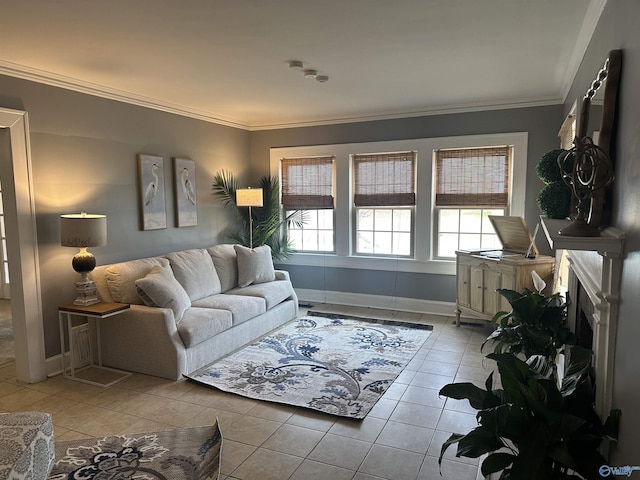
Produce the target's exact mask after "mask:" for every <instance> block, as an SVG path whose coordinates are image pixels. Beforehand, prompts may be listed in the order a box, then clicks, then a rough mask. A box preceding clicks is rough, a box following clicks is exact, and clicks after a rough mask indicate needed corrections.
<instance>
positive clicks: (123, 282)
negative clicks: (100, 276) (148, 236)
mask: <svg viewBox="0 0 640 480" xmlns="http://www.w3.org/2000/svg"><path fill="white" fill-rule="evenodd" d="M157 265H160V266H161V267H169V260H167V259H166V258H163V257H151V258H142V259H140V260H130V261H128V262H122V263H114V264H113V265H109V266H108V267H107V268H106V269H105V277H106V278H107V285H108V286H109V292H111V297H112V298H113V301H114V302H120V303H133V304H135V305H143V302H142V299H141V298H140V297H139V296H138V290H137V289H136V285H135V281H136V280H138V279H139V278H142V277H144V276H145V275H146V274H147V273H149V270H151V269H152V268H153V267H155V266H157Z"/></svg>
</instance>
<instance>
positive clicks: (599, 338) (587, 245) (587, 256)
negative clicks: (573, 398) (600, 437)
mask: <svg viewBox="0 0 640 480" xmlns="http://www.w3.org/2000/svg"><path fill="white" fill-rule="evenodd" d="M540 220H541V223H542V226H543V229H544V232H545V234H546V237H547V240H548V242H549V245H550V246H551V248H553V249H555V250H556V251H558V250H566V251H567V256H568V258H569V277H568V286H567V287H568V288H567V293H568V297H569V300H570V301H571V299H576V298H577V292H578V285H582V287H583V289H584V290H585V292H586V293H587V295H588V297H589V300H590V301H591V303H592V304H593V306H594V314H593V325H592V329H593V347H592V348H593V352H594V369H595V376H596V410H597V412H598V414H599V415H600V416H601V418H606V417H607V416H608V415H609V411H610V410H611V408H612V392H613V370H614V365H613V364H614V359H615V347H616V334H617V321H618V304H619V302H620V298H619V292H620V275H621V271H622V257H623V254H624V233H623V232H622V231H620V230H618V229H616V228H612V227H609V228H606V229H604V230H603V231H602V233H601V236H599V237H568V236H563V235H560V234H559V233H558V232H559V231H560V230H561V229H562V228H563V227H564V226H566V225H568V224H569V223H570V221H568V220H555V219H549V218H546V217H540ZM568 316H569V318H568V322H569V324H570V325H575V321H576V306H575V305H569V309H568Z"/></svg>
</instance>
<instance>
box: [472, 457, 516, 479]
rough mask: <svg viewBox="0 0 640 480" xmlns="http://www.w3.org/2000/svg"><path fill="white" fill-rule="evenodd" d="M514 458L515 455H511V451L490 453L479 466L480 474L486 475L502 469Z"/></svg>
mask: <svg viewBox="0 0 640 480" xmlns="http://www.w3.org/2000/svg"><path fill="white" fill-rule="evenodd" d="M514 459H515V455H512V454H511V453H502V452H497V453H492V454H491V455H489V456H488V457H487V458H485V459H484V461H483V462H482V466H481V468H480V470H481V471H482V475H484V476H485V477H488V476H489V475H491V474H492V473H496V472H499V471H500V470H504V469H505V468H507V467H508V466H509V465H511V464H512V463H513V460H514Z"/></svg>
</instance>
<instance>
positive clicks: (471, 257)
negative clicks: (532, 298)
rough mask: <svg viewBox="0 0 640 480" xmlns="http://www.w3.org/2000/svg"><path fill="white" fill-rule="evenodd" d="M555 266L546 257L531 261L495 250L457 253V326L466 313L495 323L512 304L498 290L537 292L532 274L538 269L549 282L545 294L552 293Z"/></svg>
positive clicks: (520, 255)
mask: <svg viewBox="0 0 640 480" xmlns="http://www.w3.org/2000/svg"><path fill="white" fill-rule="evenodd" d="M554 266H555V259H554V258H553V257H549V256H545V255H539V256H536V257H535V258H527V257H525V256H524V255H523V254H514V253H510V252H498V253H496V251H495V250H494V251H490V252H486V253H484V252H482V251H458V252H456V279H457V281H456V283H457V300H456V307H457V308H456V323H457V324H458V325H459V324H460V315H461V314H462V313H467V314H471V315H473V316H475V317H479V318H482V319H485V320H491V318H492V317H493V316H494V315H495V314H496V313H497V312H499V311H510V310H511V305H509V302H507V300H506V299H505V298H504V297H503V296H502V295H500V294H499V293H498V292H497V291H496V290H498V289H501V288H505V289H509V290H515V291H517V292H522V291H523V290H524V289H525V288H528V289H529V290H533V291H535V288H534V286H533V277H532V275H531V272H532V271H534V270H535V271H536V273H537V274H538V275H540V277H541V278H542V279H543V280H544V281H545V282H546V283H547V287H546V288H545V290H544V291H543V293H545V294H550V293H551V291H552V288H553V271H554Z"/></svg>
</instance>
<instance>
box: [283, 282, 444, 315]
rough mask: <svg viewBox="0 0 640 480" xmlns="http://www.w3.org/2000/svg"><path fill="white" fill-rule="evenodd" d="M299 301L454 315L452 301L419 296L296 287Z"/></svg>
mask: <svg viewBox="0 0 640 480" xmlns="http://www.w3.org/2000/svg"><path fill="white" fill-rule="evenodd" d="M295 291H296V294H297V295H298V299H299V300H300V302H301V303H305V302H322V303H335V304H338V305H349V306H353V307H372V308H385V309H389V310H400V311H403V312H417V313H428V314H432V315H446V316H455V312H456V304H455V303H454V302H439V301H435V300H421V299H419V298H407V297H392V296H388V295H369V294H365V293H347V292H335V291H330V290H311V289H305V288H296V289H295Z"/></svg>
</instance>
